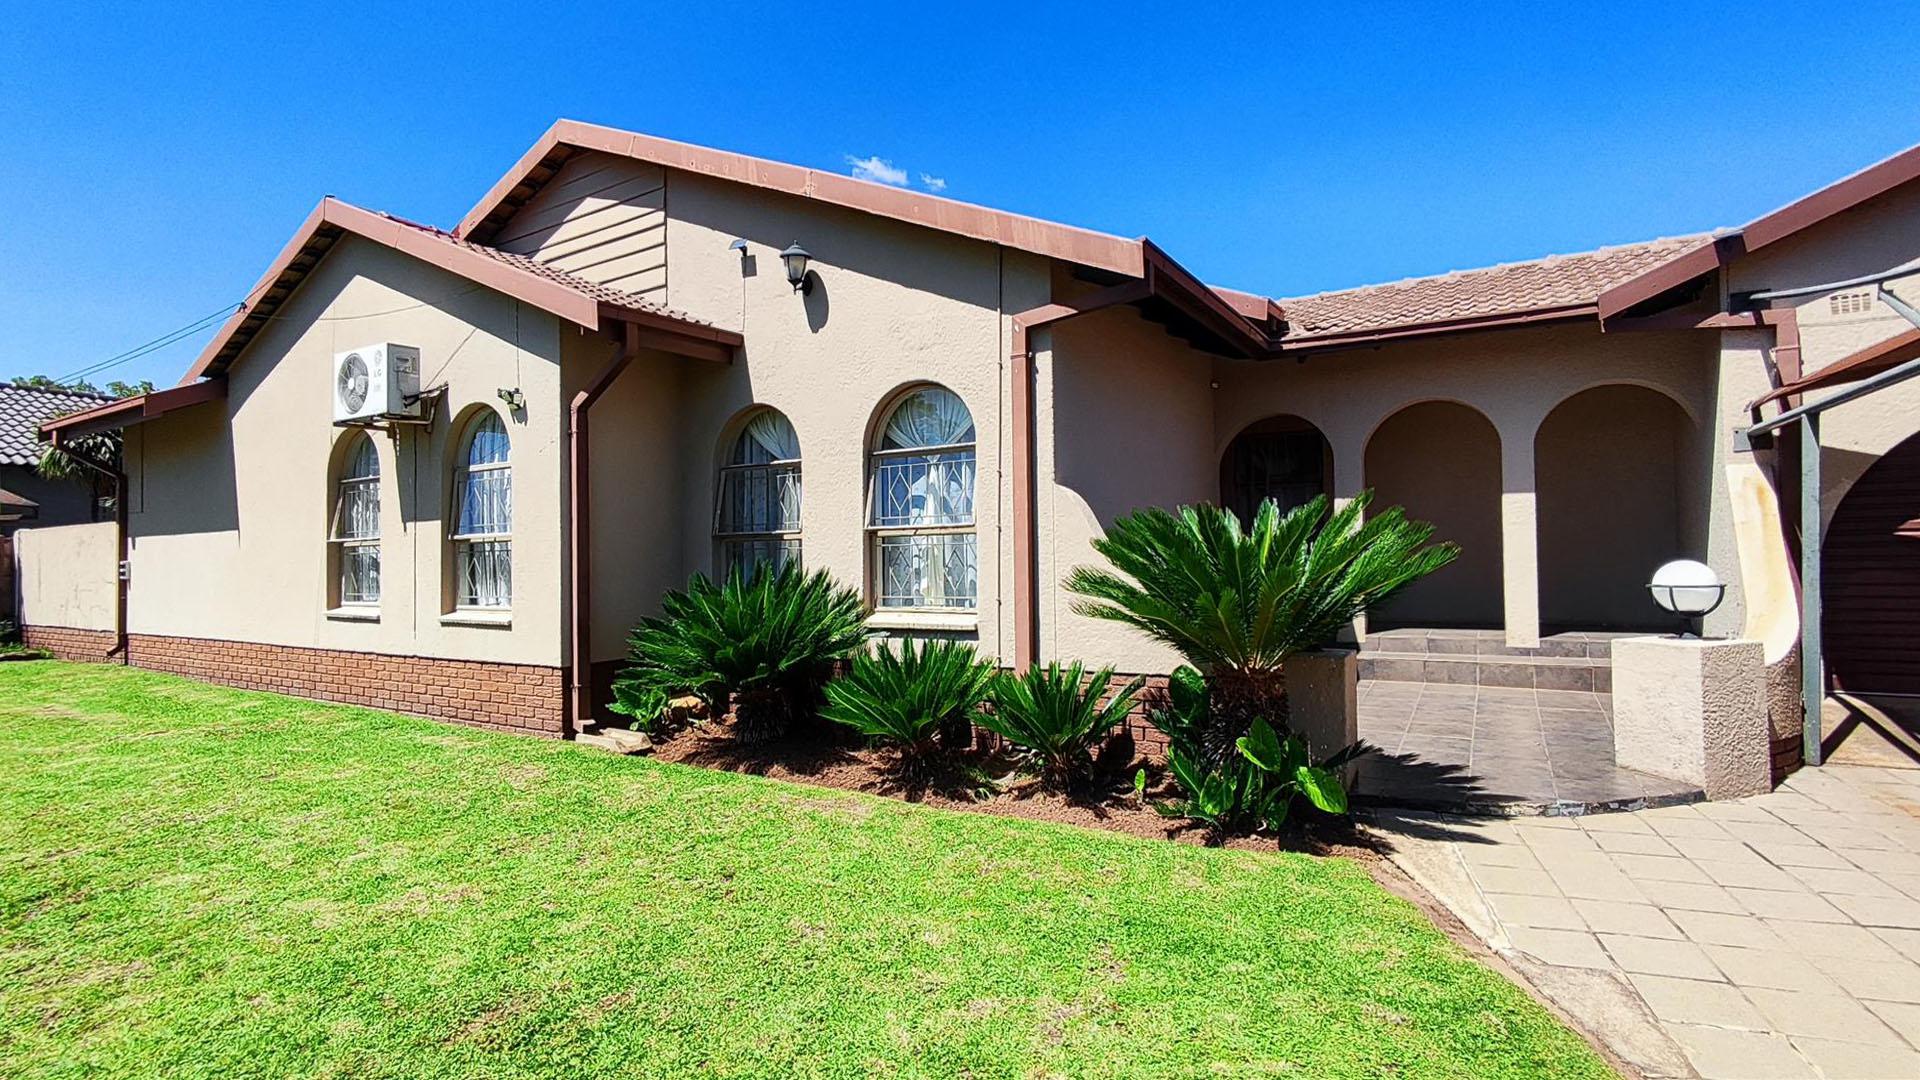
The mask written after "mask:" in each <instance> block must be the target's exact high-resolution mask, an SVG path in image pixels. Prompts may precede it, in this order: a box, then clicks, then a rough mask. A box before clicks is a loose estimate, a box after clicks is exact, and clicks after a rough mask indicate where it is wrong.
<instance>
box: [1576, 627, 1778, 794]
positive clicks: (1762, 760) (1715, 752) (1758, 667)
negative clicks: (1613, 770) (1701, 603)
mask: <svg viewBox="0 0 1920 1080" xmlns="http://www.w3.org/2000/svg"><path fill="white" fill-rule="evenodd" d="M1762 656H1763V650H1762V647H1761V645H1760V643H1759V642H1757V641H1724V640H1721V641H1716V640H1701V639H1698V638H1685V639H1682V638H1670V637H1665V638H1663V637H1643V638H1621V639H1619V640H1617V641H1615V642H1614V643H1613V683H1614V694H1613V708H1614V721H1613V738H1614V754H1615V757H1616V759H1617V760H1618V761H1619V763H1620V764H1621V765H1622V766H1624V767H1626V768H1629V769H1638V770H1640V771H1642V772H1650V773H1653V774H1655V775H1657V776H1666V777H1671V778H1673V779H1675V780H1683V781H1687V782H1690V783H1695V784H1698V785H1700V787H1701V788H1702V789H1703V790H1705V791H1706V793H1707V796H1708V797H1709V798H1714V799H1728V798H1738V797H1740V796H1743V795H1753V794H1757V793H1760V792H1764V791H1766V790H1768V788H1769V786H1770V781H1771V763H1772V762H1771V758H1772V739H1771V733H1770V731H1769V729H1768V726H1767V713H1766V692H1765V691H1766V677H1765V674H1764V672H1763V663H1762Z"/></svg>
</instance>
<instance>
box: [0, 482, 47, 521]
mask: <svg viewBox="0 0 1920 1080" xmlns="http://www.w3.org/2000/svg"><path fill="white" fill-rule="evenodd" d="M38 516H40V504H39V503H37V502H34V501H33V500H32V499H29V498H27V497H26V496H25V495H15V494H14V493H13V492H11V491H8V490H7V489H6V488H0V521H26V520H29V519H31V518H35V517H38Z"/></svg>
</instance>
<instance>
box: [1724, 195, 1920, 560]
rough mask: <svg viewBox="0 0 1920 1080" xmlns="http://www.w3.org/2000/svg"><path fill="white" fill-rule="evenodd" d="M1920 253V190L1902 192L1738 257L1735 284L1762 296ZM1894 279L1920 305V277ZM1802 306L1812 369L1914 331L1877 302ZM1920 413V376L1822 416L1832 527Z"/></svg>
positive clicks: (1892, 285) (1824, 498)
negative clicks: (1843, 307) (1849, 496)
mask: <svg viewBox="0 0 1920 1080" xmlns="http://www.w3.org/2000/svg"><path fill="white" fill-rule="evenodd" d="M1909 187H1910V188H1911V187H1912V186H1911V185H1910V186H1909ZM1915 257H1920V190H1902V191H1894V192H1890V193H1888V194H1886V195H1883V196H1881V197H1880V198H1877V199H1873V200H1870V201H1868V202H1866V203H1863V204H1861V205H1860V206H1858V207H1855V208H1854V209H1852V210H1849V211H1847V212H1845V213H1843V214H1840V215H1838V216H1837V217H1835V218H1833V219H1831V220H1829V221H1826V222H1822V223H1821V224H1819V225H1816V226H1814V227H1813V228H1811V229H1808V230H1807V231H1805V232H1803V233H1800V234H1799V235H1797V236H1794V237H1791V238H1789V239H1786V240H1783V241H1781V242H1780V243H1778V244H1775V245H1773V246H1771V247H1768V248H1764V249H1762V250H1761V251H1759V252H1757V253H1756V254H1754V255H1751V256H1748V257H1746V258H1743V259H1740V260H1738V261H1736V262H1735V263H1734V264H1733V266H1732V267H1731V268H1729V272H1728V275H1727V279H1728V288H1729V290H1731V291H1734V292H1752V291H1758V290H1765V289H1788V288H1795V287H1800V286H1806V285H1818V284H1821V283H1823V282H1828V281H1838V280H1843V279H1846V278H1850V277H1857V276H1860V275H1863V274H1873V273H1878V272H1881V271H1884V270H1890V269H1892V268H1893V267H1895V266H1899V265H1901V264H1902V263H1905V262H1908V261H1911V260H1912V259H1914V258H1915ZM1887 285H1888V289H1889V290H1890V291H1892V292H1894V293H1896V294H1898V295H1899V296H1900V297H1901V298H1902V299H1904V300H1906V301H1907V302H1908V303H1910V304H1916V305H1920V274H1909V275H1907V276H1905V277H1902V278H1896V279H1894V280H1892V281H1889V282H1888V283H1887ZM1860 291H1863V290H1860V289H1846V290H1841V292H1843V293H1856V292H1860ZM1792 304H1793V307H1794V310H1795V312H1796V316H1797V318H1798V320H1799V323H1800V347H1801V367H1802V370H1803V371H1806V372H1812V371H1815V370H1817V369H1819V368H1822V367H1825V366H1826V365H1828V364H1831V363H1833V362H1834V361H1836V360H1841V359H1843V358H1845V357H1846V356H1848V355H1850V354H1852V353H1854V352H1856V351H1858V350H1860V349H1863V348H1866V347H1868V346H1870V345H1873V344H1876V343H1878V342H1881V341H1885V340H1886V339H1888V338H1891V337H1894V336H1896V335H1899V334H1902V333H1905V332H1906V331H1908V330H1910V329H1912V328H1913V326H1912V324H1911V323H1909V322H1907V321H1906V320H1905V319H1903V318H1901V317H1900V316H1899V315H1897V314H1895V313H1894V311H1893V309H1891V308H1889V307H1887V306H1886V305H1885V304H1883V303H1879V302H1877V301H1876V302H1874V303H1872V304H1871V305H1870V306H1869V308H1868V310H1866V311H1864V312H1835V311H1833V310H1832V306H1831V300H1830V294H1824V293H1823V294H1818V295H1814V296H1808V297H1802V298H1798V299H1796V300H1794V301H1792ZM1831 393H1832V391H1821V392H1816V393H1814V394H1811V395H1809V396H1808V400H1815V401H1817V400H1819V399H1820V398H1822V397H1825V396H1828V395H1829V394H1831ZM1916 417H1920V380H1916V381H1909V382H1906V383H1902V384H1901V385H1899V386H1895V387H1891V388H1889V389H1887V390H1883V391H1880V392H1878V393H1875V394H1873V395H1871V396H1869V397H1867V398H1863V399H1861V400H1859V401H1854V402H1849V403H1847V404H1845V405H1840V406H1837V407H1835V408H1834V409H1832V410H1830V411H1828V412H1826V413H1824V414H1823V415H1822V417H1821V421H1820V424H1821V426H1820V443H1821V447H1822V453H1821V457H1820V469H1821V477H1820V480H1821V485H1820V488H1821V510H1822V517H1821V523H1822V526H1823V527H1824V526H1825V524H1826V523H1827V522H1828V521H1831V520H1832V517H1833V511H1834V509H1835V508H1836V507H1838V506H1839V504H1840V500H1841V499H1842V498H1843V497H1844V496H1845V495H1846V492H1847V490H1848V489H1849V488H1851V487H1852V486H1853V484H1854V482H1855V481H1856V480H1858V479H1860V476H1861V474H1862V473H1864V472H1866V470H1867V467H1868V466H1869V465H1871V464H1873V462H1874V461H1875V460H1877V459H1878V458H1879V457H1880V455H1881V454H1884V453H1886V452H1887V451H1888V450H1890V449H1892V448H1893V447H1894V445H1896V444H1897V443H1899V442H1900V441H1901V440H1903V439H1905V438H1907V437H1908V436H1910V435H1912V434H1914V432H1915V431H1920V420H1916ZM1794 467H1795V468H1797V467H1798V465H1797V463H1796V464H1795V465H1794Z"/></svg>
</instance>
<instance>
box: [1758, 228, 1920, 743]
mask: <svg viewBox="0 0 1920 1080" xmlns="http://www.w3.org/2000/svg"><path fill="white" fill-rule="evenodd" d="M1915 270H1920V260H1915V261H1914V262H1910V263H1905V264H1902V265H1900V266H1897V267H1894V268H1893V269H1892V270H1887V271H1884V272H1882V273H1879V274H1870V275H1867V276H1866V277H1858V278H1849V279H1847V280H1845V281H1834V282H1829V283H1827V284H1825V285H1808V286H1806V287H1804V288H1798V289H1775V290H1773V291H1770V292H1759V293H1752V294H1750V295H1748V296H1747V297H1745V299H1747V300H1750V301H1753V302H1756V303H1765V302H1767V301H1770V300H1786V299H1790V298H1792V297H1796V296H1811V295H1814V294H1816V293H1828V292H1833V291H1834V290H1836V289H1845V288H1851V287H1854V286H1858V285H1872V286H1873V287H1874V292H1875V295H1876V297H1877V298H1878V299H1879V300H1881V301H1882V302H1884V303H1885V304H1886V305H1887V306H1888V307H1890V308H1892V309H1893V310H1894V311H1897V312H1899V313H1900V316H1901V317H1902V318H1904V319H1906V320H1907V321H1908V322H1910V323H1912V324H1913V325H1914V326H1915V327H1916V328H1920V310H1915V309H1914V307H1913V306H1912V305H1910V304H1908V303H1907V302H1906V301H1904V300H1902V299H1900V298H1899V297H1898V296H1895V295H1894V294H1892V293H1890V292H1888V291H1887V289H1886V284H1885V283H1886V282H1887V280H1888V279H1890V278H1895V277H1899V276H1901V275H1903V274H1908V273H1912V272H1914V271H1915ZM1916 375H1920V360H1909V361H1907V362H1906V363H1904V364H1901V365H1900V366H1899V367H1896V368H1892V369H1890V370H1887V371H1883V372H1881V373H1880V374H1878V375H1875V376H1873V377H1871V378H1868V379H1865V380H1862V381H1861V382H1858V383H1855V384H1854V385H1852V386H1849V387H1847V388H1846V389H1845V390H1841V391H1839V392H1838V393H1835V394H1834V395H1832V396H1831V397H1827V398H1823V399H1821V400H1819V401H1815V402H1810V403H1808V404H1805V405H1800V406H1796V407H1795V408H1791V409H1788V410H1786V411H1785V412H1783V413H1781V414H1780V415H1779V416H1776V417H1774V418H1773V419H1771V420H1767V421H1764V422H1762V423H1758V424H1755V425H1753V426H1752V427H1750V428H1748V429H1747V430H1746V437H1747V440H1748V445H1753V440H1754V439H1757V438H1759V437H1761V436H1764V435H1767V434H1769V433H1771V432H1773V431H1776V430H1778V429H1780V428H1783V427H1785V426H1786V425H1788V424H1798V425H1799V427H1800V706H1801V709H1802V710H1803V711H1802V714H1801V721H1800V723H1801V728H1800V738H1801V755H1802V758H1803V760H1804V761H1805V762H1806V763H1807V764H1808V765H1818V764H1820V761H1821V757H1822V750H1821V746H1820V712H1821V707H1822V706H1823V705H1824V704H1825V702H1826V696H1827V695H1826V680H1825V678H1824V673H1825V668H1826V663H1825V656H1824V655H1823V653H1822V650H1821V641H1820V414H1821V413H1824V412H1826V411H1827V410H1828V409H1831V408H1833V407H1834V406H1836V405H1844V404H1846V403H1847V402H1849V401H1853V400H1855V399H1856V398H1862V397H1865V396H1867V395H1868V394H1871V393H1873V392H1875V391H1877V390H1883V389H1885V388H1887V387H1889V386H1892V385H1894V384H1896V383H1902V382H1905V381H1907V380H1908V379H1911V378H1913V377H1914V376H1916Z"/></svg>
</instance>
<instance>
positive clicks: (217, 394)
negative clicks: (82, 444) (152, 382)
mask: <svg viewBox="0 0 1920 1080" xmlns="http://www.w3.org/2000/svg"><path fill="white" fill-rule="evenodd" d="M226 396H227V380H226V377H225V376H224V375H220V376H215V377H213V378H211V379H202V380H200V381H199V382H193V383H185V384H182V385H180V386H170V387H168V388H167V389H165V390H152V391H148V392H147V393H144V394H140V395H137V396H135V397H126V398H120V399H118V400H116V401H109V402H107V403H106V404H104V405H96V406H94V407H93V408H91V409H84V410H82V411H80V412H76V413H68V414H67V415H65V416H61V417H59V418H57V419H53V420H48V421H46V422H45V423H43V424H41V425H40V433H41V434H42V435H45V436H46V437H47V438H49V439H52V438H66V439H73V438H78V437H79V436H81V435H86V434H89V433H91V432H95V431H108V430H117V429H120V428H126V427H132V426H133V425H135V424H138V423H142V422H144V421H147V420H151V419H153V418H154V417H156V416H165V415H166V414H168V413H170V412H173V411H175V410H177V409H184V408H186V407H188V406H189V405H198V404H200V403H201V402H205V401H219V400H220V399H222V398H224V397H226Z"/></svg>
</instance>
